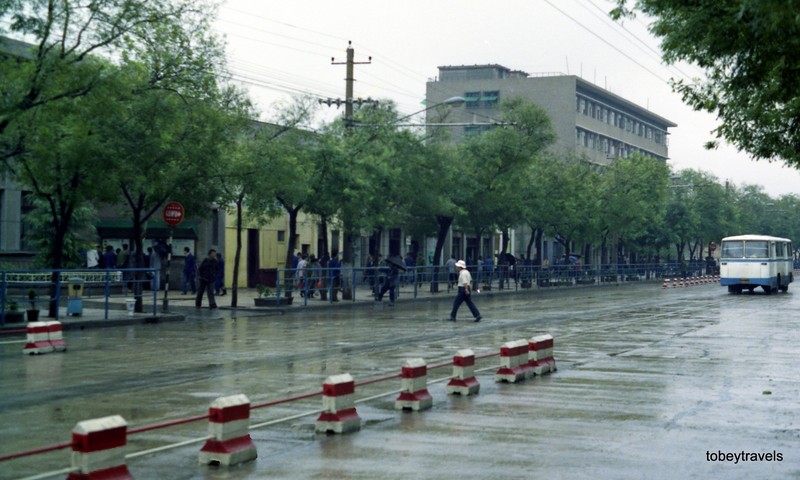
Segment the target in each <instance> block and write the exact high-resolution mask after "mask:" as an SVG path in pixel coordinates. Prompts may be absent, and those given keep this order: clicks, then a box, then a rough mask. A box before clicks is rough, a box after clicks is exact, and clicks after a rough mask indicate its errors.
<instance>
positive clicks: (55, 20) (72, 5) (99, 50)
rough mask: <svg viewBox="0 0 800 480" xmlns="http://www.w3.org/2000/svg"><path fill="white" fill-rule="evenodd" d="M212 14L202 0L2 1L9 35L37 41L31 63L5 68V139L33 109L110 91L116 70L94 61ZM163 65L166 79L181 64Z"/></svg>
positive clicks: (1, 116)
mask: <svg viewBox="0 0 800 480" xmlns="http://www.w3.org/2000/svg"><path fill="white" fill-rule="evenodd" d="M208 12H209V10H208V6H207V4H206V3H205V2H197V1H194V0H148V1H147V2H140V1H133V0H96V1H92V2H79V1H75V0H62V1H58V2H56V1H53V0H28V1H25V2H21V1H3V2H0V19H2V20H3V21H4V23H6V22H7V23H10V27H9V28H8V30H9V31H10V32H11V33H12V34H17V35H20V36H22V37H23V38H33V39H35V41H34V43H35V46H34V48H33V49H32V50H31V51H29V52H27V53H26V54H25V55H24V57H25V60H23V61H20V60H19V59H16V58H9V59H6V60H5V61H3V62H2V63H0V71H1V72H2V75H0V79H2V80H0V82H2V86H3V92H4V95H3V96H2V97H0V135H3V134H5V133H6V130H7V129H8V127H9V126H10V125H11V124H12V123H13V122H14V121H15V120H17V119H18V118H20V116H21V115H22V114H24V113H25V112H27V111H30V110H33V109H36V108H39V107H42V106H44V105H47V104H49V103H52V102H59V101H64V100H67V99H70V98H78V97H83V96H86V95H88V94H89V93H91V92H92V91H93V90H95V89H96V88H98V87H99V86H100V85H102V83H103V79H104V77H105V76H106V75H107V74H108V72H109V70H110V69H112V68H113V67H112V66H111V65H109V64H102V63H95V62H93V61H92V58H93V57H97V56H101V55H105V54H109V53H114V52H117V53H118V52H120V51H121V49H122V48H123V47H129V46H131V45H136V44H138V43H140V42H143V41H147V39H152V38H154V37H158V36H163V35H164V34H165V33H166V32H170V33H171V34H174V33H175V32H178V31H184V30H185V29H189V30H190V29H191V28H194V26H196V25H197V24H198V20H199V19H202V18H203V17H204V16H205V15H207V13H208ZM159 32H160V33H159ZM185 53H188V52H184V54H185ZM183 58H185V55H184V57H183ZM161 66H162V67H163V71H162V73H163V77H164V78H166V77H168V76H170V75H173V74H174V73H175V71H176V70H175V67H179V66H180V63H171V64H167V63H165V64H162V65H161ZM4 143H5V145H4V146H6V147H8V146H9V145H14V144H15V142H9V140H8V138H6V139H4Z"/></svg>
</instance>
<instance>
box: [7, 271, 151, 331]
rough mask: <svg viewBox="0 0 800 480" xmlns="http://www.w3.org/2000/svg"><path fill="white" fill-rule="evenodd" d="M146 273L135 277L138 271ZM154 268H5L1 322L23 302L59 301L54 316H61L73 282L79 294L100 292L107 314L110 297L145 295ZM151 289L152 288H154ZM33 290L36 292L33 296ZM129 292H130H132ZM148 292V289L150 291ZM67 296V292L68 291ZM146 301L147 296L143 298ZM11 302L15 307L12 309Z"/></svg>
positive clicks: (54, 302)
mask: <svg viewBox="0 0 800 480" xmlns="http://www.w3.org/2000/svg"><path fill="white" fill-rule="evenodd" d="M137 272H140V276H141V277H143V278H141V279H139V280H137V279H136V273H137ZM155 272H156V270H155V269H152V268H125V269H119V270H105V269H64V270H2V271H0V326H3V325H5V323H6V316H7V314H9V312H12V311H15V310H16V309H17V308H19V306H20V305H26V304H31V306H32V307H36V306H37V305H42V304H44V305H47V307H50V305H56V306H58V308H56V309H55V318H56V319H58V318H59V316H60V314H61V313H60V311H61V308H62V307H63V306H62V305H61V303H62V300H63V299H64V297H65V295H64V290H65V289H67V288H68V286H69V285H70V283H80V285H81V289H80V290H81V292H80V295H79V296H80V298H82V299H86V298H91V297H92V292H93V291H99V292H101V294H102V296H103V299H104V302H103V308H104V318H106V319H107V318H108V312H109V305H110V299H111V298H112V297H113V296H116V295H119V296H125V297H130V296H132V297H134V298H136V297H142V299H144V298H145V290H146V289H147V288H149V287H150V286H151V285H152V280H151V279H150V278H148V276H150V277H151V278H152V275H155ZM151 290H152V289H151ZM30 292H33V297H34V298H33V299H31V295H30ZM129 292H130V293H129ZM150 293H152V300H153V303H152V307H153V310H152V311H153V314H154V315H155V314H156V313H157V310H156V309H157V295H158V291H152V292H150ZM147 295H148V296H149V293H148V294H147ZM67 297H68V295H67ZM143 301H144V300H143ZM12 305H13V306H15V309H13V310H12V308H11V307H12Z"/></svg>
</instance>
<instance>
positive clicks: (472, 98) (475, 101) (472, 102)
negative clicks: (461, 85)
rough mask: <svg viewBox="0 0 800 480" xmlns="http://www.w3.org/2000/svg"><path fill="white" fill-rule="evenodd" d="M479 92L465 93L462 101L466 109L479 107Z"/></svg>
mask: <svg viewBox="0 0 800 480" xmlns="http://www.w3.org/2000/svg"><path fill="white" fill-rule="evenodd" d="M480 100H481V92H467V93H465V94H464V101H465V102H466V103H465V105H464V106H465V107H466V108H478V107H480Z"/></svg>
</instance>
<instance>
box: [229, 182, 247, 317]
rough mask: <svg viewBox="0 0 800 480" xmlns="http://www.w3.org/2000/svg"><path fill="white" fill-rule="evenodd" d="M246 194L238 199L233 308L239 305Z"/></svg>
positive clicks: (242, 194) (232, 293) (240, 195)
mask: <svg viewBox="0 0 800 480" xmlns="http://www.w3.org/2000/svg"><path fill="white" fill-rule="evenodd" d="M243 202H244V193H240V194H239V198H237V199H236V253H235V254H234V255H233V284H232V285H231V307H233V308H236V307H237V306H238V305H239V262H240V261H241V259H242V203H243Z"/></svg>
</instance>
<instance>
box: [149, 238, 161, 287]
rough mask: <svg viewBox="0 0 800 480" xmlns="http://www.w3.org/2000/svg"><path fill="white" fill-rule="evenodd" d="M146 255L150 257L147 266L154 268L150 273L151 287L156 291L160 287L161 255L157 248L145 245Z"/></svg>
mask: <svg viewBox="0 0 800 480" xmlns="http://www.w3.org/2000/svg"><path fill="white" fill-rule="evenodd" d="M147 256H148V258H149V259H150V262H149V264H148V265H147V266H148V267H150V268H152V269H153V270H154V271H153V273H152V275H153V284H152V289H153V291H154V292H157V291H158V290H159V289H160V288H161V255H160V254H159V253H158V250H156V249H154V248H153V247H147Z"/></svg>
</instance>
